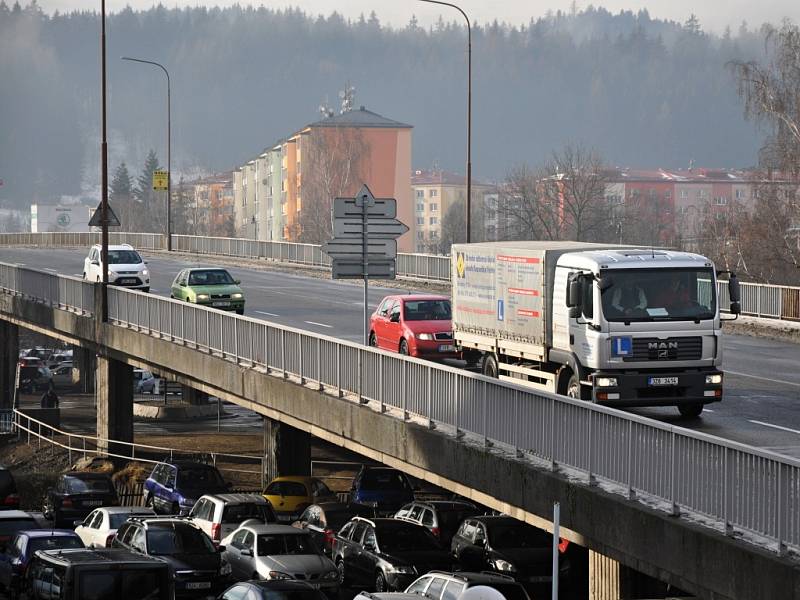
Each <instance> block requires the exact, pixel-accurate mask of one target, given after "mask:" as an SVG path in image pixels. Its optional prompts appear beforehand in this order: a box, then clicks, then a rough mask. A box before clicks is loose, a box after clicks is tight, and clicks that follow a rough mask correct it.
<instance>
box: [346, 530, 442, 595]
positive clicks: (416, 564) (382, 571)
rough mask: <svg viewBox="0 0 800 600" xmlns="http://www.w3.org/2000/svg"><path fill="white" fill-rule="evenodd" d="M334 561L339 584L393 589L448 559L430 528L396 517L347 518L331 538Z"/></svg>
mask: <svg viewBox="0 0 800 600" xmlns="http://www.w3.org/2000/svg"><path fill="white" fill-rule="evenodd" d="M333 557H334V562H335V563H336V568H337V569H339V577H340V582H341V583H342V585H356V586H359V587H362V586H363V587H366V588H368V589H371V590H374V591H376V592H385V591H396V590H402V589H405V587H406V586H407V585H408V584H409V583H411V582H412V581H414V579H416V578H417V576H419V575H422V574H424V573H427V572H428V571H431V570H434V569H441V570H448V569H449V568H450V566H451V564H452V560H451V558H450V556H449V554H448V552H447V551H446V550H444V549H442V548H441V546H439V543H438V542H437V541H436V538H435V537H433V535H432V534H431V532H430V531H428V530H427V529H426V528H425V527H422V526H421V525H415V524H414V523H407V522H405V521H400V520H398V519H364V518H363V517H355V518H353V519H351V520H350V521H349V522H348V523H347V524H346V525H345V526H344V527H342V529H341V531H339V533H338V535H337V536H336V539H335V540H334V550H333Z"/></svg>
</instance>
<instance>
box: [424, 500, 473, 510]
mask: <svg viewBox="0 0 800 600" xmlns="http://www.w3.org/2000/svg"><path fill="white" fill-rule="evenodd" d="M409 504H418V505H420V506H427V507H429V508H435V509H437V510H447V509H470V508H474V509H477V508H478V507H477V506H475V505H474V504H472V502H467V501H465V500H414V502H409Z"/></svg>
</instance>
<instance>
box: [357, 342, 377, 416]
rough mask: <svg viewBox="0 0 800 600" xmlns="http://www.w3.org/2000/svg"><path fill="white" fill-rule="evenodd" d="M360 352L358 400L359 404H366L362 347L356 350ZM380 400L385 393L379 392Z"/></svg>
mask: <svg viewBox="0 0 800 600" xmlns="http://www.w3.org/2000/svg"><path fill="white" fill-rule="evenodd" d="M356 352H358V361H357V362H358V402H359V404H362V403H363V404H366V402H367V401H366V400H365V399H364V364H363V363H364V357H363V356H362V352H361V348H359V349H358V350H356ZM378 400H380V401H381V402H383V394H381V393H380V392H378Z"/></svg>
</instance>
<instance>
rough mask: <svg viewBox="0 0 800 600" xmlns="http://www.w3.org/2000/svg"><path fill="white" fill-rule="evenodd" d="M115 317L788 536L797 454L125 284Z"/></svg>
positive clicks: (798, 489)
mask: <svg viewBox="0 0 800 600" xmlns="http://www.w3.org/2000/svg"><path fill="white" fill-rule="evenodd" d="M109 301H110V306H109V318H110V319H111V320H112V321H113V322H114V323H115V324H118V325H122V326H126V327H131V328H133V329H136V330H138V331H141V332H142V333H146V334H152V335H157V336H158V337H160V338H162V339H167V340H171V341H174V342H176V343H180V344H184V345H188V346H190V347H194V348H196V349H197V350H198V351H201V352H207V353H211V354H214V355H218V356H221V357H223V358H225V359H228V360H232V361H235V362H237V363H238V364H241V365H243V366H246V367H258V368H261V369H263V370H264V371H266V372H267V373H269V374H272V375H276V376H280V377H288V378H291V379H293V380H295V381H297V382H300V383H304V384H309V383H316V385H317V386H318V387H319V388H320V389H322V390H325V391H326V392H328V393H332V394H334V395H336V396H339V397H343V398H345V399H349V400H354V401H360V402H369V403H372V404H373V405H375V406H376V407H380V410H382V411H384V412H388V413H390V414H395V415H398V416H400V417H401V418H403V419H419V420H421V421H422V422H423V423H434V424H435V426H436V427H437V428H438V429H441V430H444V431H450V432H453V433H456V434H462V433H466V434H467V435H469V436H470V437H472V438H475V439H477V440H479V441H483V442H485V443H491V444H492V445H495V446H505V447H507V448H508V449H509V450H511V451H513V453H514V455H519V456H522V457H527V458H528V459H530V460H533V461H535V462H539V463H541V464H542V465H545V466H547V467H548V468H552V469H554V470H564V471H569V472H572V473H578V474H580V476H582V477H583V479H584V481H586V482H587V483H590V484H597V485H602V486H603V487H604V488H607V489H609V490H611V491H616V492H618V493H623V494H626V495H627V496H628V497H630V498H639V499H644V500H645V501H646V502H648V503H652V502H654V501H655V502H657V503H659V502H660V503H661V506H662V507H664V508H666V509H667V510H668V511H670V512H672V513H674V514H676V515H677V514H683V515H689V516H693V517H694V518H697V520H698V521H701V522H708V521H710V522H712V523H713V526H714V527H716V528H717V529H718V530H719V531H723V532H726V533H732V532H733V531H738V532H740V533H741V532H745V533H746V535H749V536H752V537H753V539H754V540H756V543H759V540H760V543H762V544H763V543H765V540H768V541H769V544H771V545H772V546H773V547H774V548H777V549H780V550H781V551H783V550H784V549H785V548H786V546H787V545H788V546H791V547H793V548H800V461H796V460H793V459H790V458H787V457H783V456H780V455H777V454H774V453H771V452H766V451H762V450H759V449H756V448H752V447H749V446H746V445H743V444H737V443H734V442H731V441H728V440H723V439H720V438H716V437H714V436H709V435H705V434H702V433H698V432H694V431H690V430H686V429H682V428H679V427H673V426H670V425H666V424H662V423H659V422H656V421H653V420H650V419H646V418H644V417H639V416H636V415H632V414H629V413H625V412H622V411H617V410H614V409H610V408H606V407H601V406H596V405H592V404H588V403H585V402H580V401H577V400H571V399H568V398H564V397H561V396H556V395H551V394H546V393H539V392H535V391H531V390H528V389H526V388H521V387H518V386H515V385H512V384H509V383H506V382H501V381H497V380H495V379H490V378H486V377H484V376H482V375H478V374H474V373H470V372H467V371H463V370H459V369H455V368H451V367H448V366H443V365H439V364H434V363H429V362H425V361H421V360H417V359H414V358H408V357H403V356H399V355H395V354H390V353H386V352H383V351H380V350H375V349H373V348H368V347H364V346H360V345H357V344H353V343H349V342H344V341H341V340H338V339H334V338H330V337H325V336H321V335H318V334H316V333H311V332H305V331H302V330H298V329H292V328H289V327H283V326H279V325H275V324H272V323H267V322H264V321H259V320H255V319H251V318H248V317H240V316H237V315H234V314H229V313H224V312H221V311H215V310H212V309H208V308H204V307H198V306H196V305H192V304H187V303H185V302H178V301H174V300H169V299H166V298H160V297H154V296H152V295H146V294H140V293H137V292H133V291H130V290H125V289H112V290H110V293H109Z"/></svg>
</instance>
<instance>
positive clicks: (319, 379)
mask: <svg viewBox="0 0 800 600" xmlns="http://www.w3.org/2000/svg"><path fill="white" fill-rule="evenodd" d="M317 389H318V390H322V389H323V385H322V340H321V339H320V338H317Z"/></svg>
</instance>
